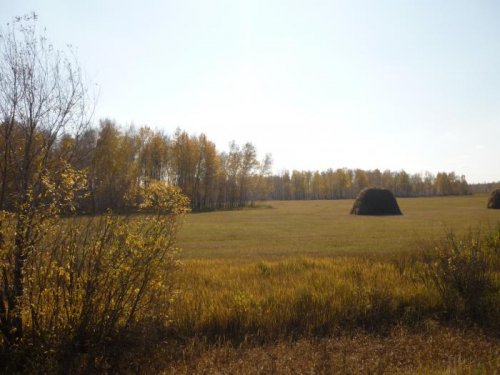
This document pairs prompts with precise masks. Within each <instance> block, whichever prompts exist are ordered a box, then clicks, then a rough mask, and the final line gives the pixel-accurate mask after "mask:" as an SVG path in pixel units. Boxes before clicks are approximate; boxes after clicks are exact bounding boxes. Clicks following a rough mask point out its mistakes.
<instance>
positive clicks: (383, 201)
mask: <svg viewBox="0 0 500 375" xmlns="http://www.w3.org/2000/svg"><path fill="white" fill-rule="evenodd" d="M351 214H354V215H402V213H401V210H400V209H399V206H398V202H396V198H395V197H394V194H392V192H391V191H390V190H387V189H380V188H367V189H364V190H362V191H361V192H360V193H359V195H358V197H357V198H356V200H355V201H354V206H353V207H352V210H351Z"/></svg>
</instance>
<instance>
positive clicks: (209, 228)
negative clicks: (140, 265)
mask: <svg viewBox="0 0 500 375" xmlns="http://www.w3.org/2000/svg"><path fill="white" fill-rule="evenodd" d="M485 202H486V197H485V196H467V197H452V198H412V199H399V204H400V207H401V209H402V211H403V213H404V215H403V216H400V217H359V216H352V215H349V214H348V212H349V208H350V207H351V205H352V201H350V200H346V201H295V202H269V203H268V205H269V207H271V208H260V209H247V210H238V211H224V212H212V213H201V214H191V215H189V216H188V217H187V219H186V224H185V226H184V228H183V229H182V231H181V234H180V238H179V245H180V247H181V248H182V249H183V253H182V258H183V263H184V266H183V267H182V268H181V271H180V272H179V273H177V274H176V284H177V286H178V288H179V295H178V298H177V300H176V302H175V303H174V304H173V308H172V312H171V316H172V322H173V326H172V329H173V331H174V332H175V333H176V335H177V336H178V337H184V338H186V339H187V338H191V339H193V340H194V342H196V343H197V344H195V345H194V346H193V347H197V348H198V350H193V351H190V350H189V349H185V350H187V351H185V352H183V355H182V356H183V358H185V361H184V362H182V361H181V362H177V364H176V365H175V366H173V367H172V368H171V370H170V371H172V372H174V373H175V372H181V373H183V372H185V373H193V372H204V371H201V370H202V369H207V368H212V369H215V370H214V372H213V373H217V372H219V373H220V372H222V373H232V372H253V371H251V369H252V367H251V366H253V365H256V364H257V363H258V364H259V365H260V366H261V367H262V368H261V370H260V371H256V372H260V373H273V372H275V371H278V372H283V373H306V372H312V373H331V371H334V372H340V373H382V372H385V371H397V372H408V373H412V372H420V373H428V372H432V373H441V372H443V373H447V372H458V373H468V372H473V371H476V370H477V371H479V373H494V372H495V371H498V370H499V363H498V360H497V359H495V358H498V354H499V353H500V345H499V333H500V331H499V322H500V319H499V313H498V311H499V306H500V297H499V293H498V287H499V285H500V279H499V275H500V273H499V271H500V269H499V251H500V248H499V247H500V245H499V244H500V231H496V229H495V227H496V225H497V223H499V222H500V212H499V211H496V210H487V209H486V208H485ZM478 228H480V229H478ZM449 230H452V231H453V233H454V236H450V235H449V236H448V237H446V231H449ZM495 231H496V232H495ZM492 233H493V234H492ZM485 235H488V236H490V240H491V238H492V236H493V237H494V236H497V237H499V238H498V239H497V240H494V241H498V243H496V242H495V244H493V242H491V241H490V242H488V241H487V240H486V239H485ZM476 242H478V243H480V245H477V244H476ZM487 244H488V245H487ZM486 248H488V250H485V249H486ZM474 296H478V297H477V298H475V297H474ZM445 327H448V328H445ZM396 331H397V332H399V333H398V335H399V336H398V337H399V338H398V339H396V338H395V336H394V332H396ZM401 332H404V333H401ZM346 335H347V338H346ZM352 335H354V336H352ZM290 340H291V341H290ZM188 341H189V339H188ZM200 343H205V344H204V345H205V346H203V345H201V344H200ZM439 343H440V344H439ZM343 345H346V346H343ZM405 346H407V347H408V348H411V347H413V348H414V354H413V355H412V356H410V358H413V360H412V361H409V362H405V360H404V358H406V357H407V356H408V353H406V354H404V353H403V352H404V351H405V350H407V349H405ZM202 347H203V349H201V348H202ZM342 348H343V349H342ZM346 348H347V349H346ZM356 348H357V349H356ZM377 348H378V349H377ZM377 350H378V352H377ZM408 350H409V349H408ZM412 350H413V349H412ZM301 352H303V353H305V354H304V355H305V357H302V358H303V360H302V361H301V360H299V357H301V355H300V353H301ZM193 353H196V354H193ZM376 353H379V354H376ZM381 353H382V354H381ZM363 356H364V357H363ZM188 358H189V359H188ZM286 358H289V360H288V361H287V360H286ZM293 358H296V359H295V360H293ZM342 358H344V359H342ZM346 358H350V360H349V361H347V359H346ZM353 358H354V359H353ZM356 358H357V359H356ZM186 361H187V362H186ZM342 361H344V362H342ZM346 361H347V362H346ZM359 361H361V362H359ZM398 361H399V362H398ZM401 361H403V362H401ZM174 362H175V361H174ZM252 363H253V364H252ZM342 363H343V364H342ZM300 366H303V368H301V367H300ZM315 366H316V367H315ZM318 366H319V367H318ZM342 366H344V367H342ZM349 366H351V367H349ZM353 366H354V367H353ZM360 366H361V367H360ZM363 366H365V367H363ZM329 369H332V370H331V371H330V370H329Z"/></svg>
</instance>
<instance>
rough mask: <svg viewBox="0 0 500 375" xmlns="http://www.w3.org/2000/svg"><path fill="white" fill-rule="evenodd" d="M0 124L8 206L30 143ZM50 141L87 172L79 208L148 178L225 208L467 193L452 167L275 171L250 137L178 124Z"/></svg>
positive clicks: (124, 203) (17, 127) (1, 189)
mask: <svg viewBox="0 0 500 375" xmlns="http://www.w3.org/2000/svg"><path fill="white" fill-rule="evenodd" d="M0 130H1V134H2V135H3V137H2V138H1V139H0V147H1V149H2V155H3V158H2V160H1V161H0V169H1V171H2V174H1V181H0V183H1V185H0V206H1V207H2V208H7V209H9V208H12V207H14V200H15V199H17V198H16V194H15V193H16V191H19V190H20V187H19V186H18V185H19V183H22V181H23V180H25V179H26V178H27V176H26V174H29V173H30V172H29V169H30V168H29V165H28V167H26V166H25V168H21V170H22V171H23V173H22V175H21V174H17V173H16V170H17V169H16V163H17V160H22V159H23V157H22V156H23V154H24V153H25V152H26V147H27V146H24V147H23V146H22V145H23V144H25V143H26V142H27V140H26V137H27V135H29V134H30V133H29V126H28V127H27V126H26V125H25V124H22V123H19V122H15V123H13V122H12V121H11V122H4V123H3V124H2V125H1V129H0ZM7 134H8V137H7V136H6V135H7ZM18 140H19V141H20V140H23V142H18ZM42 141H43V142H46V139H45V138H44V137H43V133H42V132H41V133H40V134H37V133H36V132H33V134H32V135H31V136H28V142H29V143H30V151H29V152H30V155H31V154H33V155H32V156H31V158H28V159H31V160H32V161H33V162H36V160H37V155H38V154H37V152H36V149H37V147H36V144H37V142H42ZM54 143H55V144H54V147H53V150H52V151H51V152H50V153H49V154H47V155H45V156H44V157H45V158H48V159H51V160H53V162H52V163H51V164H50V165H51V167H52V168H56V167H57V165H59V164H60V163H59V164H58V162H57V161H58V160H59V161H60V160H65V161H68V162H69V163H70V164H71V166H72V167H73V168H75V169H76V170H79V171H83V172H85V174H86V176H87V184H86V189H85V191H84V192H80V194H79V196H78V201H79V210H80V212H82V213H99V212H104V211H106V210H107V209H112V210H114V211H119V212H120V211H127V210H129V209H130V208H131V201H130V197H131V195H132V194H133V192H134V191H136V190H137V189H138V188H140V187H144V186H147V185H148V184H149V183H151V182H152V181H166V182H167V183H169V184H171V185H175V186H177V187H179V188H180V189H181V191H182V192H183V193H184V194H185V195H186V196H187V197H188V198H189V199H190V202H191V207H192V209H193V210H212V209H230V208H236V207H242V206H246V205H253V204H255V202H256V201H261V200H267V199H271V200H310V199H345V198H354V197H356V195H357V194H358V193H359V192H360V191H361V190H362V189H364V188H366V187H369V186H379V187H384V188H387V189H390V190H391V191H393V192H394V194H395V195H396V196H398V197H413V196H435V195H463V194H469V187H468V184H467V181H466V179H465V176H457V175H456V174H455V173H454V172H451V173H446V172H439V173H438V174H437V175H433V174H431V173H429V172H426V173H425V174H424V175H421V174H411V175H410V174H408V173H407V172H405V171H404V170H401V171H396V172H394V171H390V170H385V171H383V172H382V171H380V170H378V169H375V170H362V169H347V168H339V169H335V170H334V169H328V170H326V171H298V170H293V171H292V172H289V171H283V172H282V173H280V174H272V173H271V168H272V160H271V156H270V155H269V154H268V155H266V156H265V157H264V158H263V159H262V160H259V159H258V157H257V150H256V148H255V146H254V145H253V144H251V143H245V144H244V145H243V146H240V145H237V144H236V143H235V142H232V143H231V144H230V147H229V150H228V151H227V152H221V151H219V150H217V148H216V145H215V144H214V143H213V142H212V141H210V140H209V139H208V138H207V136H206V135H205V134H201V135H199V136H196V135H189V134H188V133H186V132H185V131H182V130H179V129H178V130H177V131H176V132H175V133H174V134H173V135H168V134H164V133H162V132H159V131H155V130H152V129H151V128H149V127H141V128H139V129H138V130H137V129H134V128H130V129H128V130H126V131H124V130H122V129H121V128H120V127H119V126H118V125H117V124H116V123H115V122H114V121H111V120H109V119H105V120H101V121H100V125H99V127H98V128H90V129H87V130H86V131H84V132H82V133H81V134H78V135H77V136H73V135H70V133H67V134H64V135H63V136H61V137H60V138H59V139H57V140H54ZM14 145H17V147H14ZM48 165H49V164H48ZM21 177H22V178H21Z"/></svg>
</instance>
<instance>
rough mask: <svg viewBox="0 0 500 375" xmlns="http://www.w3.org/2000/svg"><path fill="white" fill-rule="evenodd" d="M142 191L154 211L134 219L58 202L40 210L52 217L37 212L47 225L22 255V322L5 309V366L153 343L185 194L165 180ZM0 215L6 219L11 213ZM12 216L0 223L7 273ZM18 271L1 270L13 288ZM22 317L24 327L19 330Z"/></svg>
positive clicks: (108, 355) (107, 357)
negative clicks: (61, 213)
mask: <svg viewBox="0 0 500 375" xmlns="http://www.w3.org/2000/svg"><path fill="white" fill-rule="evenodd" d="M138 194H141V195H142V196H143V199H141V203H140V208H141V209H144V210H147V211H148V215H142V216H141V217H140V218H139V219H134V220H131V218H130V217H125V216H115V215H113V214H112V213H110V212H109V213H107V214H106V215H103V216H102V217H99V218H66V219H61V218H59V217H58V216H57V215H56V212H55V211H43V210H41V209H39V210H38V211H37V213H36V215H41V214H43V213H45V214H47V215H50V220H43V221H40V223H41V224H40V227H43V231H41V230H40V231H39V232H40V234H41V235H40V236H38V237H30V238H31V245H30V246H31V248H30V250H29V252H26V256H25V258H24V259H23V268H22V278H21V280H20V281H21V282H22V288H23V289H22V290H23V293H22V294H21V295H20V296H18V301H17V304H16V305H15V307H16V309H18V311H17V314H18V315H17V316H18V317H19V318H20V319H19V320H20V323H21V325H14V324H10V325H9V321H8V320H7V319H5V318H6V317H7V318H9V317H10V316H12V315H14V314H15V313H16V312H15V311H0V313H2V314H3V315H1V316H2V318H3V319H2V320H1V321H0V328H1V332H2V335H1V336H0V347H1V349H2V351H1V354H2V357H4V358H3V359H4V361H0V362H1V363H5V364H6V365H7V366H10V367H8V368H7V369H10V370H13V369H16V368H17V369H19V368H21V369H23V368H24V369H26V368H28V369H29V367H30V361H32V362H33V364H35V365H36V366H37V368H38V369H40V366H42V365H43V364H45V365H46V366H47V368H45V369H44V371H43V372H45V371H47V372H48V371H51V370H53V369H51V368H50V366H52V365H54V364H55V363H58V364H59V365H60V366H62V368H64V369H66V371H67V370H68V369H69V370H71V371H78V369H81V368H83V367H89V366H90V368H94V369H95V368H101V369H102V368H106V366H108V365H109V364H110V361H115V362H116V361H119V359H120V354H121V353H123V352H124V346H125V345H128V346H132V347H129V348H128V351H131V350H133V349H134V346H137V345H139V343H142V345H145V342H149V343H151V341H152V340H153V338H151V339H150V338H148V337H147V335H149V334H150V332H149V331H150V329H149V328H148V327H152V326H154V327H163V328H164V327H166V326H167V325H168V323H169V311H170V307H171V304H172V301H173V297H174V295H175V293H174V290H173V284H172V278H171V275H172V272H171V271H172V270H173V269H174V268H175V267H176V265H177V260H176V248H175V233H176V231H177V228H178V225H179V223H180V220H179V218H180V217H181V216H182V214H183V213H184V212H186V210H187V207H188V201H187V199H186V198H185V197H184V196H183V195H182V194H181V193H180V192H179V191H178V190H177V189H175V188H173V187H169V186H166V185H165V184H164V183H161V182H155V183H151V184H150V185H149V186H148V188H144V189H143V191H140V192H139V193H138ZM3 215H4V218H7V219H8V216H9V214H6V213H4V214H3ZM15 215H17V214H11V215H10V216H15ZM16 223H17V227H19V220H16V219H15V217H12V218H10V220H9V219H8V220H4V221H3V225H2V233H1V234H2V238H3V244H2V248H1V259H2V268H3V272H4V275H7V276H8V275H10V274H12V275H13V274H14V270H11V269H14V268H15V266H16V264H15V262H14V261H13V259H14V258H15V257H14V253H15V251H16V249H17V248H16V241H15V239H16V235H15V229H16V228H15V227H14V225H15V224H16ZM26 230H28V229H26ZM12 280H14V279H13V278H11V277H7V278H5V279H3V280H2V281H1V282H0V287H1V288H2V289H1V290H2V291H7V292H8V291H9V290H11V289H13V288H14V286H13V285H12ZM4 295H6V296H8V295H7V293H5V294H4ZM0 302H4V301H0ZM2 306H5V304H2ZM12 306H14V305H12ZM9 314H10V315H9ZM14 316H15V315H14ZM17 327H21V328H22V331H21V332H17V333H16V334H13V333H12V332H11V331H12V330H13V329H16V328H17ZM148 329H149V331H148ZM145 330H146V331H147V333H145V332H146V331H145ZM131 332H133V333H134V336H135V337H132V336H131ZM131 337H132V340H131V339H130V338H131ZM20 359H22V360H20ZM113 367H116V366H115V365H113Z"/></svg>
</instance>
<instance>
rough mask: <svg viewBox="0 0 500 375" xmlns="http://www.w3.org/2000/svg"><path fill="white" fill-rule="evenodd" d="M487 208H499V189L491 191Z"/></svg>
mask: <svg viewBox="0 0 500 375" xmlns="http://www.w3.org/2000/svg"><path fill="white" fill-rule="evenodd" d="M488 208H500V189H495V190H493V191H492V192H491V195H490V198H489V199H488Z"/></svg>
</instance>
